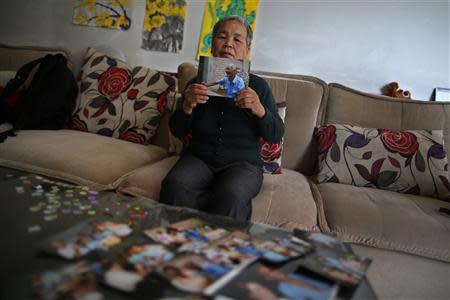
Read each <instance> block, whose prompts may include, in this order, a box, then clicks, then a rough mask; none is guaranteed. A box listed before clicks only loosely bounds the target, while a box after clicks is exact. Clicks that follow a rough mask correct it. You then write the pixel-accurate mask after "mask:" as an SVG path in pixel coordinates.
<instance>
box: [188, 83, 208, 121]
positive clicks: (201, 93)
mask: <svg viewBox="0 0 450 300" xmlns="http://www.w3.org/2000/svg"><path fill="white" fill-rule="evenodd" d="M208 99H209V97H208V88H207V87H206V86H205V85H204V84H198V83H193V84H190V85H189V86H188V87H187V88H186V89H185V90H184V102H183V111H184V113H185V114H187V115H190V114H192V110H193V109H194V108H195V107H196V106H197V104H204V103H206V102H207V101H208Z"/></svg>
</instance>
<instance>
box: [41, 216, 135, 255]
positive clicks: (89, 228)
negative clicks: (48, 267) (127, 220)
mask: <svg viewBox="0 0 450 300" xmlns="http://www.w3.org/2000/svg"><path fill="white" fill-rule="evenodd" d="M131 233H132V229H131V228H130V227H129V226H128V225H127V224H121V223H116V222H111V221H88V222H83V223H80V224H78V225H76V226H74V227H72V228H70V229H68V230H67V231H65V232H63V233H61V234H58V235H56V236H54V237H51V238H50V239H49V240H47V241H45V242H44V244H43V248H44V250H45V251H47V252H49V253H50V254H55V255H58V256H60V257H62V258H65V259H68V260H71V259H76V258H80V257H82V256H84V255H86V254H88V253H89V252H91V251H93V250H103V251H107V250H109V249H111V248H112V247H114V246H116V245H117V244H119V243H121V242H122V240H123V239H124V238H125V237H126V236H128V235H130V234H131Z"/></svg>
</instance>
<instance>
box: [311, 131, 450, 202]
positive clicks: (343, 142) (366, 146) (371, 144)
mask: <svg viewBox="0 0 450 300" xmlns="http://www.w3.org/2000/svg"><path fill="white" fill-rule="evenodd" d="M317 136H318V147H319V149H318V151H319V153H320V158H319V174H318V175H317V180H318V182H319V183H321V182H329V181H331V182H338V183H345V184H352V185H356V186H364V187H373V188H380V189H385V190H390V191H395V192H402V193H407V194H417V195H424V196H432V197H437V198H440V199H443V200H447V201H448V200H449V197H450V191H449V189H450V183H449V179H448V171H447V168H448V162H447V155H446V153H445V151H444V148H443V137H442V130H435V131H425V130H407V131H399V130H386V129H373V128H362V127H357V126H350V125H339V124H330V125H327V126H322V127H320V128H318V130H317Z"/></svg>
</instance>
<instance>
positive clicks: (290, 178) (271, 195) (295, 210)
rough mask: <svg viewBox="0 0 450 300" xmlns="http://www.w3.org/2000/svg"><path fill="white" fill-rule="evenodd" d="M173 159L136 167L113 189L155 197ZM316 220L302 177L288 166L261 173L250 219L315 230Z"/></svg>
mask: <svg viewBox="0 0 450 300" xmlns="http://www.w3.org/2000/svg"><path fill="white" fill-rule="evenodd" d="M177 160H178V156H171V157H168V158H166V159H163V160H161V161H159V162H156V163H154V164H152V165H147V166H144V167H141V168H139V169H137V170H136V171H134V172H133V173H131V174H130V175H129V176H127V177H124V178H122V179H121V182H120V183H119V184H118V188H117V191H118V192H120V193H123V194H129V195H133V196H141V197H146V198H149V199H153V200H159V192H160V190H161V182H162V180H163V179H164V178H165V176H166V175H167V173H168V172H169V171H170V169H171V168H172V167H173V165H174V164H175V163H176V161H177ZM316 219H317V209H316V204H315V201H314V198H313V195H312V193H311V189H310V186H309V181H308V179H307V178H306V177H305V176H303V175H302V174H300V173H298V172H296V171H292V170H288V169H283V172H282V174H280V175H277V176H272V175H270V174H264V181H263V185H262V188H261V191H260V192H259V194H258V195H257V196H256V197H255V198H254V199H253V213H252V218H251V220H252V221H253V222H259V223H265V224H270V225H274V226H279V227H284V228H289V229H292V228H301V229H304V230H318V229H319V227H318V226H317V221H316Z"/></svg>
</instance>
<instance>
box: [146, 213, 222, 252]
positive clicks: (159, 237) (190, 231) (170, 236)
mask: <svg viewBox="0 0 450 300" xmlns="http://www.w3.org/2000/svg"><path fill="white" fill-rule="evenodd" d="M144 233H145V235H147V236H148V237H149V238H151V239H152V240H154V241H155V242H158V243H161V244H163V245H166V246H171V247H180V246H185V247H189V246H187V244H190V243H192V242H195V243H200V245H202V244H204V243H208V242H210V241H214V240H217V239H219V238H221V237H223V236H225V235H226V234H227V233H228V231H227V230H225V229H223V228H215V227H212V226H211V225H209V224H207V223H205V222H204V221H202V220H201V219H198V218H191V219H187V220H184V221H180V222H177V223H173V224H171V225H169V226H165V227H164V226H163V227H157V228H151V229H147V230H145V231H144Z"/></svg>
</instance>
